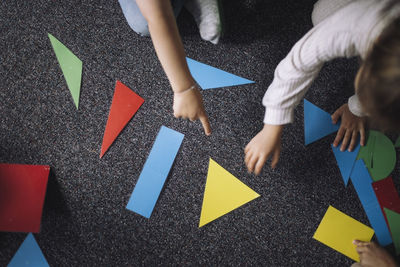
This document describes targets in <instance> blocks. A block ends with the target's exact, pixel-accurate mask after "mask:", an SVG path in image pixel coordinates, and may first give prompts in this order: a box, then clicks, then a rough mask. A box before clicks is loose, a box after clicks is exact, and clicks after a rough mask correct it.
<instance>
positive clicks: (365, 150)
mask: <svg viewBox="0 0 400 267" xmlns="http://www.w3.org/2000/svg"><path fill="white" fill-rule="evenodd" d="M357 159H363V160H364V162H365V165H366V167H367V168H368V171H369V174H370V175H371V177H372V179H373V180H374V181H379V180H381V179H385V178H386V177H388V176H389V175H390V174H391V173H392V171H393V170H394V167H395V165H396V150H395V148H394V146H393V142H392V141H391V140H390V139H389V138H388V137H387V136H386V135H384V134H383V133H380V132H377V131H369V134H368V140H367V143H366V145H365V146H363V147H361V148H360V153H359V154H358V158H357Z"/></svg>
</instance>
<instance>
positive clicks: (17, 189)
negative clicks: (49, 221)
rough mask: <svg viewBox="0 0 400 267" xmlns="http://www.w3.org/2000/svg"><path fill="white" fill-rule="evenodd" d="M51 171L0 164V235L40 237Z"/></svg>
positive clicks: (46, 168) (44, 166) (43, 166)
mask: <svg viewBox="0 0 400 267" xmlns="http://www.w3.org/2000/svg"><path fill="white" fill-rule="evenodd" d="M49 172H50V167H49V166H47V165H23V164H6V163H2V164H0V231H4V232H27V233H28V232H32V233H39V231H40V222H41V218H42V211H43V203H44V197H45V195H46V187H47V181H48V177H49Z"/></svg>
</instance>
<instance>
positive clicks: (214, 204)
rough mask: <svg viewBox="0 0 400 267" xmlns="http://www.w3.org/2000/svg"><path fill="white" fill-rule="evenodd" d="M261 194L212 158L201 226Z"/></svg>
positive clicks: (202, 209)
mask: <svg viewBox="0 0 400 267" xmlns="http://www.w3.org/2000/svg"><path fill="white" fill-rule="evenodd" d="M259 196H260V195H259V194H257V193H256V192H254V191H253V190H252V189H251V188H249V187H248V186H247V185H245V184H244V183H242V182H241V181H240V180H239V179H237V178H236V177H235V176H233V175H232V174H230V173H229V172H228V171H227V170H225V169H224V168H222V167H221V166H220V165H219V164H218V163H216V162H215V161H214V160H213V159H211V158H210V165H209V167H208V174H207V182H206V189H205V190H204V199H203V206H202V208H201V215H200V223H199V227H202V226H203V225H205V224H207V223H209V222H211V221H213V220H215V219H217V218H219V217H221V216H222V215H225V214H227V213H228V212H230V211H232V210H234V209H236V208H238V207H240V206H242V205H244V204H246V203H247V202H249V201H251V200H253V199H255V198H257V197H259Z"/></svg>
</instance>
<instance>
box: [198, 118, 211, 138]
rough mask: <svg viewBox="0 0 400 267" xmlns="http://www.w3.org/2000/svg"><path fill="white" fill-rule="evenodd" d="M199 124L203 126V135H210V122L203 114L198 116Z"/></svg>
mask: <svg viewBox="0 0 400 267" xmlns="http://www.w3.org/2000/svg"><path fill="white" fill-rule="evenodd" d="M199 119H200V122H201V124H202V125H203V128H204V133H205V134H206V135H210V134H211V126H210V122H209V121H208V117H207V115H206V114H205V113H203V114H201V115H200V116H199Z"/></svg>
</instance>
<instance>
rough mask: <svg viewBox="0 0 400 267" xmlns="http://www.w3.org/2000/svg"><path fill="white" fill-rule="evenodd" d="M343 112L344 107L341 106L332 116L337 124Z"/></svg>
mask: <svg viewBox="0 0 400 267" xmlns="http://www.w3.org/2000/svg"><path fill="white" fill-rule="evenodd" d="M342 113H343V112H342V109H341V108H339V109H337V110H336V111H335V112H334V113H333V114H332V116H331V118H332V122H333V123H334V124H336V123H337V122H338V120H339V119H340V116H342Z"/></svg>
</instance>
